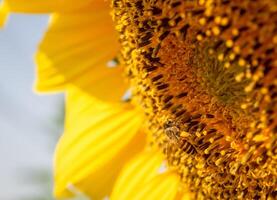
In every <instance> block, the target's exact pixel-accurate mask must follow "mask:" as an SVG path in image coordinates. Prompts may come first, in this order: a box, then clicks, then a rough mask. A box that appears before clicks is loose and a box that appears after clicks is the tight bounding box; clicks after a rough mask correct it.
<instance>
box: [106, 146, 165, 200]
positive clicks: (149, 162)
mask: <svg viewBox="0 0 277 200" xmlns="http://www.w3.org/2000/svg"><path fill="white" fill-rule="evenodd" d="M162 162H163V156H162V154H160V153H159V152H153V151H146V152H143V153H141V154H139V155H138V156H137V157H136V158H134V159H133V160H131V161H130V162H129V163H128V164H127V165H126V166H125V167H124V169H123V170H122V172H121V173H120V175H119V178H118V180H117V181H116V184H115V187H114V189H113V192H112V195H111V200H119V199H120V200H124V199H132V198H133V196H134V193H136V192H137V189H138V188H140V187H141V186H144V185H145V184H147V182H149V181H150V180H151V179H153V178H154V177H156V176H157V175H158V174H159V169H160V167H161V166H162Z"/></svg>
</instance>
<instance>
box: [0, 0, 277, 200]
mask: <svg viewBox="0 0 277 200" xmlns="http://www.w3.org/2000/svg"><path fill="white" fill-rule="evenodd" d="M70 2H71V1H70ZM72 2H73V1H72ZM72 2H71V3H72ZM75 3H76V2H75ZM3 5H4V6H3V8H2V13H3V14H2V15H1V11H0V18H1V16H3V17H2V18H4V16H5V17H6V15H7V13H8V11H10V12H12V11H13V12H31V13H41V12H43V13H44V12H50V13H52V12H53V13H54V14H52V16H51V20H50V25H49V29H48V31H47V32H46V34H45V36H44V39H43V41H42V42H41V44H40V46H39V50H38V53H37V56H36V61H37V64H38V70H37V71H38V78H37V82H36V89H37V90H39V91H65V92H66V95H67V99H66V101H67V106H66V112H67V114H66V121H65V133H64V135H63V136H62V138H61V140H60V142H59V144H58V146H57V150H56V155H55V183H56V186H55V195H56V196H57V197H68V196H72V195H73V194H74V193H76V192H77V193H79V192H81V193H85V194H86V195H88V196H90V197H92V198H95V199H101V198H103V197H105V196H106V195H108V196H109V197H110V198H111V199H115V200H116V199H128V200H129V199H149V200H150V199H151V200H152V199H165V200H171V199H188V198H191V199H274V198H276V192H277V191H276V185H277V171H276V169H277V158H276V153H277V148H276V147H277V144H276V143H277V139H276V135H277V120H276V119H277V117H276V113H277V95H276V94H277V76H276V75H277V70H276V69H277V59H276V56H277V48H276V46H277V45H276V44H277V35H276V34H277V4H276V1H274V0H266V1H262V0H258V1H250V0H249V1H248V0H247V1H243V2H241V1H229V0H207V1H204V0H199V1H196V0H195V1H194V0H192V1H183V0H112V3H111V5H112V17H111V16H110V15H109V12H110V9H109V7H108V4H107V2H105V3H104V1H101V0H85V1H80V2H78V3H76V4H70V3H68V2H66V3H65V2H64V1H44V0H43V1H39V0H36V2H34V1H32V0H28V2H24V3H22V2H20V1H17V0H6V1H4V4H3ZM112 18H113V20H114V23H115V28H116V30H117V31H118V33H119V34H118V35H117V34H116V32H115V31H114V23H113V22H112ZM0 21H1V20H0ZM118 41H119V42H118ZM123 75H124V76H123ZM124 77H125V78H124ZM124 91H127V93H125V95H124Z"/></svg>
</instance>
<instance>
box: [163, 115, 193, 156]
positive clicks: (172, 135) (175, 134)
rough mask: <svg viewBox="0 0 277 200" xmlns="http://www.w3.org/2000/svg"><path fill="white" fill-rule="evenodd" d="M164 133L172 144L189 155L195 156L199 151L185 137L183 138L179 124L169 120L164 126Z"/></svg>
mask: <svg viewBox="0 0 277 200" xmlns="http://www.w3.org/2000/svg"><path fill="white" fill-rule="evenodd" d="M164 132H165V134H166V136H167V138H168V140H169V142H171V143H172V144H174V145H175V146H177V147H178V148H179V149H181V150H182V151H184V152H186V153H187V154H190V155H194V154H195V153H196V152H197V151H196V148H195V147H194V146H193V145H192V144H191V143H190V142H189V141H188V140H187V139H186V138H184V137H182V136H181V130H180V127H179V126H178V124H177V123H175V122H173V121H171V120H168V121H167V122H166V123H165V124H164Z"/></svg>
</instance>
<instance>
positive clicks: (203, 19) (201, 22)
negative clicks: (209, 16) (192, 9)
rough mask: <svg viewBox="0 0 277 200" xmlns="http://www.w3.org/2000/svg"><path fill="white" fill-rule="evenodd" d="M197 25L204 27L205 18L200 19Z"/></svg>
mask: <svg viewBox="0 0 277 200" xmlns="http://www.w3.org/2000/svg"><path fill="white" fill-rule="evenodd" d="M199 23H200V24H201V25H205V24H206V18H204V17H202V18H201V19H199Z"/></svg>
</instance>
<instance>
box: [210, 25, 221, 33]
mask: <svg viewBox="0 0 277 200" xmlns="http://www.w3.org/2000/svg"><path fill="white" fill-rule="evenodd" d="M212 32H213V34H214V35H219V34H220V29H219V27H218V26H214V27H213V28H212Z"/></svg>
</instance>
